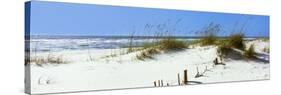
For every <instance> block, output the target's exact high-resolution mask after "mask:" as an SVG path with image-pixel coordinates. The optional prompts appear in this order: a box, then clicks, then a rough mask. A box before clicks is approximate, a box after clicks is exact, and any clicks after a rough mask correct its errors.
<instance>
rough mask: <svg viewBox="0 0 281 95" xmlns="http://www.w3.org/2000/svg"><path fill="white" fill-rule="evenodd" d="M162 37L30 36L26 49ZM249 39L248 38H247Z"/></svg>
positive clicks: (111, 45)
mask: <svg viewBox="0 0 281 95" xmlns="http://www.w3.org/2000/svg"><path fill="white" fill-rule="evenodd" d="M199 38H200V37H177V39H179V40H184V41H192V40H196V39H199ZM159 39H163V38H155V37H134V38H131V37H129V36H31V37H30V39H29V40H26V43H29V44H27V45H29V46H27V47H26V50H29V51H31V52H34V51H36V52H49V51H62V50H84V49H116V48H126V47H128V46H129V45H130V43H131V45H132V46H134V47H139V46H141V45H142V44H143V43H151V42H153V41H155V40H159ZM247 39H249V38H247Z"/></svg>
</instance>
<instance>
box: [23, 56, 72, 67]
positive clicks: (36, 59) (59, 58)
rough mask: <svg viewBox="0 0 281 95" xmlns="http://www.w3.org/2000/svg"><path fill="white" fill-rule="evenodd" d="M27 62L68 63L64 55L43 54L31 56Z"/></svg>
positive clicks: (39, 63)
mask: <svg viewBox="0 0 281 95" xmlns="http://www.w3.org/2000/svg"><path fill="white" fill-rule="evenodd" d="M26 60H27V63H28V64H30V63H35V64H37V65H43V64H65V63H68V61H66V60H65V59H63V57H62V56H56V57H55V56H48V57H43V56H36V57H30V58H27V59H26Z"/></svg>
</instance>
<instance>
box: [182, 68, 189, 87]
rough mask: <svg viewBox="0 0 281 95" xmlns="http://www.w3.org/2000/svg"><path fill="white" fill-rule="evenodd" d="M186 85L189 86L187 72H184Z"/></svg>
mask: <svg viewBox="0 0 281 95" xmlns="http://www.w3.org/2000/svg"><path fill="white" fill-rule="evenodd" d="M183 82H184V84H185V85H187V82H188V79H187V70H184V81H183Z"/></svg>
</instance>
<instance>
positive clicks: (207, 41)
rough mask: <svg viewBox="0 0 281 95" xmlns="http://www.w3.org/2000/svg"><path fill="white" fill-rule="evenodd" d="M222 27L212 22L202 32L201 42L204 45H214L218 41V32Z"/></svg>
mask: <svg viewBox="0 0 281 95" xmlns="http://www.w3.org/2000/svg"><path fill="white" fill-rule="evenodd" d="M220 30H221V27H220V25H219V24H214V23H210V24H208V25H207V26H205V27H203V28H202V30H201V31H200V33H201V34H202V36H203V38H202V39H200V43H201V45H203V46H206V45H214V44H216V41H217V37H216V36H217V33H218V32H220Z"/></svg>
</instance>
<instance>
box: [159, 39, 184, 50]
mask: <svg viewBox="0 0 281 95" xmlns="http://www.w3.org/2000/svg"><path fill="white" fill-rule="evenodd" d="M159 46H160V49H162V50H181V49H184V48H187V47H188V45H187V43H186V42H184V41H180V40H177V39H176V38H172V37H169V38H165V39H163V40H160V41H159Z"/></svg>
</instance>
